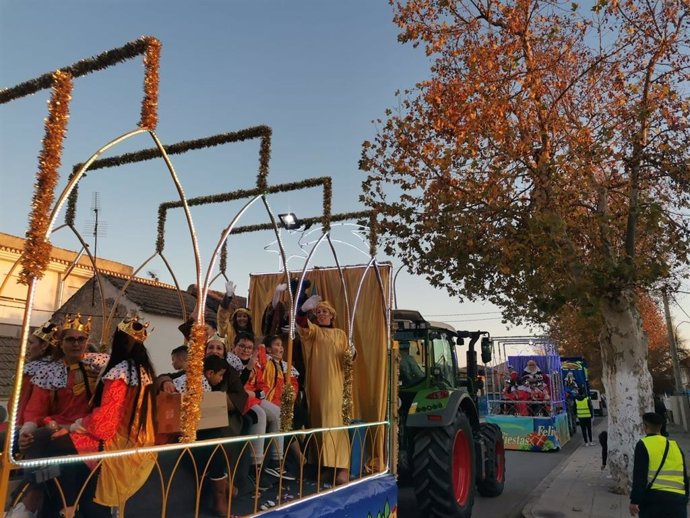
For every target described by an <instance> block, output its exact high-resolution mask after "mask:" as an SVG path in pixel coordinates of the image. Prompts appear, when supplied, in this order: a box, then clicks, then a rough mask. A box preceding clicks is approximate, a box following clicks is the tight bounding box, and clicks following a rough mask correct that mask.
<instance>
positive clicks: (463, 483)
mask: <svg viewBox="0 0 690 518" xmlns="http://www.w3.org/2000/svg"><path fill="white" fill-rule="evenodd" d="M393 321H394V330H395V338H394V339H395V340H396V341H397V344H398V349H399V352H400V368H399V378H398V379H399V387H398V397H399V405H400V408H399V412H398V423H399V426H398V430H399V437H398V444H399V457H398V474H399V480H400V483H401V484H402V485H405V484H411V485H413V486H414V491H415V494H416V496H417V504H418V506H419V508H420V511H422V512H423V513H424V515H425V516H428V517H429V518H433V517H439V518H440V517H444V518H448V517H453V518H467V517H470V516H471V515H472V506H473V504H474V494H475V487H476V490H477V491H478V492H479V494H480V495H482V496H498V495H500V494H501V493H502V492H503V485H504V482H505V472H506V469H505V450H504V447H503V434H502V433H501V429H500V428H499V427H498V426H496V425H494V424H489V423H481V422H480V421H479V412H478V410H477V394H476V391H477V389H479V388H481V386H480V385H481V382H480V381H479V379H478V376H477V353H476V352H475V350H474V346H475V344H476V343H477V342H478V341H479V340H480V339H481V340H482V341H481V351H482V361H483V362H484V363H488V362H489V361H490V360H491V342H490V338H489V336H488V333H486V332H484V331H473V332H470V331H456V330H455V329H453V328H452V327H451V326H449V325H447V324H442V323H438V322H428V321H426V320H425V319H424V318H423V317H422V315H421V314H420V313H419V312H417V311H409V310H394V311H393ZM465 339H469V349H468V351H467V375H466V376H460V371H459V369H458V361H457V355H456V345H463V344H464V340H465Z"/></svg>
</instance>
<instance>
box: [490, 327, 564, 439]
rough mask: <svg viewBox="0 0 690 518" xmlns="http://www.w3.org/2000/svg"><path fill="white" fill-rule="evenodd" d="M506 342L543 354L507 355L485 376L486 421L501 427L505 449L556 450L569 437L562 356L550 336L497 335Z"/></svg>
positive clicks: (499, 346) (500, 347)
mask: <svg viewBox="0 0 690 518" xmlns="http://www.w3.org/2000/svg"><path fill="white" fill-rule="evenodd" d="M493 344H494V346H495V347H497V349H498V350H499V351H501V350H503V351H505V349H506V346H507V345H509V346H512V347H518V348H520V347H522V348H524V349H528V350H531V351H533V350H538V351H539V352H540V353H542V354H524V355H505V354H504V355H503V361H502V362H500V363H499V364H498V365H496V366H494V367H493V368H492V369H491V371H492V372H491V374H490V375H489V376H487V399H488V412H489V413H488V415H487V416H486V422H487V423H494V424H497V425H498V426H500V427H501V430H502V432H503V441H504V443H505V448H506V449H509V450H520V451H552V450H559V449H560V448H562V447H563V446H564V445H565V444H566V443H567V442H568V440H570V437H571V432H570V429H569V424H568V411H567V403H566V395H565V391H564V386H563V379H562V370H561V367H562V366H561V359H560V357H559V356H558V354H556V351H555V347H554V345H553V343H552V342H551V341H550V340H549V339H547V338H541V337H528V338H495V339H494V341H493Z"/></svg>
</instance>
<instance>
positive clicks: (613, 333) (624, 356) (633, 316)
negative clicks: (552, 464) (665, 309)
mask: <svg viewBox="0 0 690 518" xmlns="http://www.w3.org/2000/svg"><path fill="white" fill-rule="evenodd" d="M601 314H602V317H603V320H604V325H603V327H602V330H601V335H600V336H599V341H600V343H601V360H602V381H603V382H604V388H605V389H606V398H607V405H608V447H609V457H608V466H609V469H610V471H611V475H612V477H613V481H614V484H615V486H614V490H615V491H616V492H618V493H621V494H624V493H626V492H627V491H628V490H629V488H630V485H631V483H632V468H633V452H634V451H635V444H636V443H637V441H638V440H639V439H640V438H641V437H642V436H643V435H644V431H643V428H642V418H641V416H642V414H644V413H645V412H651V411H653V409H654V403H653V400H652V377H651V375H650V374H649V370H648V368H647V336H646V334H645V332H644V330H643V328H642V319H641V318H640V313H639V312H638V310H637V305H636V303H635V295H634V294H633V293H632V291H630V290H624V291H623V292H622V293H621V294H620V296H619V297H618V299H615V300H605V301H603V302H602V303H601Z"/></svg>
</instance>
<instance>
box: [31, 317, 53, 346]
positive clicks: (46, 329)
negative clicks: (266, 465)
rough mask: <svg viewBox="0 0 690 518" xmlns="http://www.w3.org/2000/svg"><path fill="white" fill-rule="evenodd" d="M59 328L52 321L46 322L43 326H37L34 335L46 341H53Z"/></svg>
mask: <svg viewBox="0 0 690 518" xmlns="http://www.w3.org/2000/svg"><path fill="white" fill-rule="evenodd" d="M57 328H58V327H57V326H56V325H55V324H53V323H52V322H46V323H45V324H43V325H42V326H41V327H39V328H37V329H36V330H35V331H34V333H33V334H34V336H36V337H38V338H40V339H41V340H43V341H44V342H48V343H51V342H52V341H53V337H54V336H55V331H57Z"/></svg>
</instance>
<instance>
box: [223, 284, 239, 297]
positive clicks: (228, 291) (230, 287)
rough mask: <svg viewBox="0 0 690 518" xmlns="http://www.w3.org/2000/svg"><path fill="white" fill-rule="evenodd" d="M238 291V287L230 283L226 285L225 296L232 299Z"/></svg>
mask: <svg viewBox="0 0 690 518" xmlns="http://www.w3.org/2000/svg"><path fill="white" fill-rule="evenodd" d="M236 289H237V285H236V284H235V283H234V282H232V281H228V282H226V283H225V294H226V295H227V296H228V297H232V296H233V295H235V290H236Z"/></svg>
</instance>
